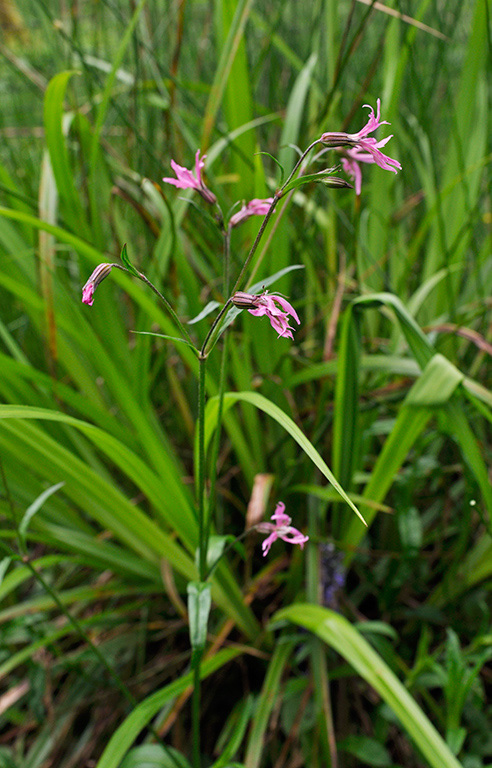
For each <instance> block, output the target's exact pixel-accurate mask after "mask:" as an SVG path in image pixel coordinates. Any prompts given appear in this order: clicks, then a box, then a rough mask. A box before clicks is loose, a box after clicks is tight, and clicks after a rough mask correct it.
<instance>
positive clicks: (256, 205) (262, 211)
mask: <svg viewBox="0 0 492 768" xmlns="http://www.w3.org/2000/svg"><path fill="white" fill-rule="evenodd" d="M272 203H273V197H267V198H266V199H264V200H261V199H259V198H257V197H255V198H254V199H253V200H250V201H249V203H246V204H243V206H242V208H241V210H240V211H238V212H237V213H234V214H233V215H232V216H231V218H230V219H229V226H230V227H237V225H238V224H241V222H242V221H246V219H249V217H250V216H265V215H266V214H267V213H268V211H269V210H270V206H271V204H272Z"/></svg>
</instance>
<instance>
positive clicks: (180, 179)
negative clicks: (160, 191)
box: [162, 149, 217, 205]
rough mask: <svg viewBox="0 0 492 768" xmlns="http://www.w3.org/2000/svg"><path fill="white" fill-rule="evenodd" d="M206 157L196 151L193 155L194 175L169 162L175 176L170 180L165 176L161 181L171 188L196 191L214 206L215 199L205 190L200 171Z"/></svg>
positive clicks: (211, 193)
mask: <svg viewBox="0 0 492 768" xmlns="http://www.w3.org/2000/svg"><path fill="white" fill-rule="evenodd" d="M206 157H207V155H203V157H200V150H199V149H198V150H197V152H196V155H195V173H193V171H190V170H188V168H183V166H182V165H178V163H176V162H175V161H174V160H171V168H172V169H173V171H174V173H175V174H176V178H175V179H172V178H170V177H168V176H165V177H164V178H163V179H162V181H165V182H166V184H172V185H173V186H175V187H178V189H196V190H197V192H199V193H200V194H201V196H202V197H203V198H204V200H206V201H207V203H210V204H211V205H214V204H215V203H216V202H217V198H216V197H215V195H214V193H213V192H211V191H210V190H209V189H207V187H206V186H205V184H204V183H203V179H202V169H203V168H204V166H205V158H206Z"/></svg>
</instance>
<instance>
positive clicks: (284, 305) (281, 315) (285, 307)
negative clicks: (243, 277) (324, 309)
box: [232, 291, 301, 339]
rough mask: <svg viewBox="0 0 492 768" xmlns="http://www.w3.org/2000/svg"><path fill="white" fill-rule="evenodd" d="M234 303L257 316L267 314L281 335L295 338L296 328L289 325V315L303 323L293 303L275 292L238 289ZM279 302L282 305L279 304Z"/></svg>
mask: <svg viewBox="0 0 492 768" xmlns="http://www.w3.org/2000/svg"><path fill="white" fill-rule="evenodd" d="M232 303H233V304H234V306H236V307H239V308H240V309H247V310H248V312H249V313H250V314H251V315H254V316H255V317H261V316H262V315H266V316H267V317H268V319H269V320H270V323H271V325H272V328H274V330H276V331H277V333H278V335H279V337H280V336H284V337H285V338H286V339H293V338H294V336H293V335H292V331H293V330H294V329H293V328H292V327H291V326H290V325H289V315H292V317H293V318H294V320H295V321H296V323H297V324H298V325H300V323H301V321H300V320H299V317H298V315H297V312H296V311H295V309H294V307H293V306H292V304H290V302H288V301H287V299H284V297H283V296H278V295H277V294H275V293H271V294H269V293H268V292H267V291H265V293H261V294H254V293H243V292H242V291H238V292H237V293H235V294H234V296H233V297H232ZM278 304H279V305H280V307H279V306H277V305H278Z"/></svg>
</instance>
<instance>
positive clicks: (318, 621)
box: [272, 604, 461, 768]
mask: <svg viewBox="0 0 492 768" xmlns="http://www.w3.org/2000/svg"><path fill="white" fill-rule="evenodd" d="M272 620H273V621H275V622H277V621H290V622H293V623H294V624H297V625H298V626H300V627H303V628H304V629H307V630H309V631H310V632H313V633H314V634H315V635H316V636H317V637H319V638H320V639H321V640H323V642H325V643H326V644H327V645H329V646H330V647H331V648H334V649H335V650H336V651H337V652H338V653H339V654H340V655H341V656H342V658H344V659H345V660H346V661H348V663H349V664H350V665H351V666H352V667H353V668H354V669H355V671H356V672H357V673H358V674H359V675H360V676H361V677H362V678H363V679H364V680H366V682H367V683H369V685H370V686H372V688H374V690H375V691H376V692H377V693H378V694H379V695H380V696H381V697H382V699H383V700H384V701H385V702H386V703H387V704H388V705H389V706H390V707H391V709H392V710H393V712H394V713H395V714H396V715H397V717H398V719H399V720H400V722H401V724H402V726H403V728H404V729H405V731H406V732H407V733H408V735H409V736H410V738H411V739H412V740H413V741H414V743H415V744H416V746H417V747H418V749H419V750H420V752H421V753H422V755H423V756H424V758H425V760H426V762H427V764H428V765H430V766H432V768H461V765H460V763H459V762H458V761H457V759H456V758H455V756H454V755H453V754H452V752H451V751H450V749H449V747H448V746H447V744H446V743H445V741H444V740H443V739H442V737H441V736H440V735H439V733H438V732H437V731H436V729H435V728H434V726H433V725H432V723H431V722H430V720H429V719H428V718H427V716H426V715H425V713H424V712H423V710H422V709H421V708H420V707H419V706H418V704H417V703H416V701H415V699H413V697H412V696H411V695H410V694H409V693H408V691H407V689H406V688H405V686H404V685H402V683H401V682H400V681H399V680H398V678H397V677H396V675H395V674H394V673H393V672H392V671H391V669H390V668H389V667H388V665H387V664H386V663H385V662H384V661H383V659H382V658H381V656H379V655H378V654H377V653H376V651H374V649H373V648H372V647H371V646H370V645H369V643H368V642H367V640H365V639H364V638H363V637H362V635H361V634H360V633H359V632H357V630H356V629H355V628H354V627H353V626H352V625H351V624H350V623H349V622H348V621H347V619H345V618H344V617H343V616H341V615H340V614H338V613H335V612H334V611H331V610H329V609H327V608H322V607H321V606H318V605H310V604H297V605H292V606H289V607H288V608H283V609H282V610H280V611H278V612H277V613H276V614H275V615H274V616H273V619H272Z"/></svg>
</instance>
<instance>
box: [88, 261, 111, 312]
mask: <svg viewBox="0 0 492 768" xmlns="http://www.w3.org/2000/svg"><path fill="white" fill-rule="evenodd" d="M113 267H114V264H98V266H97V267H96V268H95V270H94V272H93V273H92V275H91V276H90V277H89V279H88V280H87V282H86V284H85V285H84V287H83V288H82V303H83V304H88V305H89V307H92V305H93V304H94V291H95V290H96V288H97V286H98V285H99V283H101V282H102V281H103V280H104V278H105V277H107V276H108V275H109V273H110V272H111V270H112V268H113Z"/></svg>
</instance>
